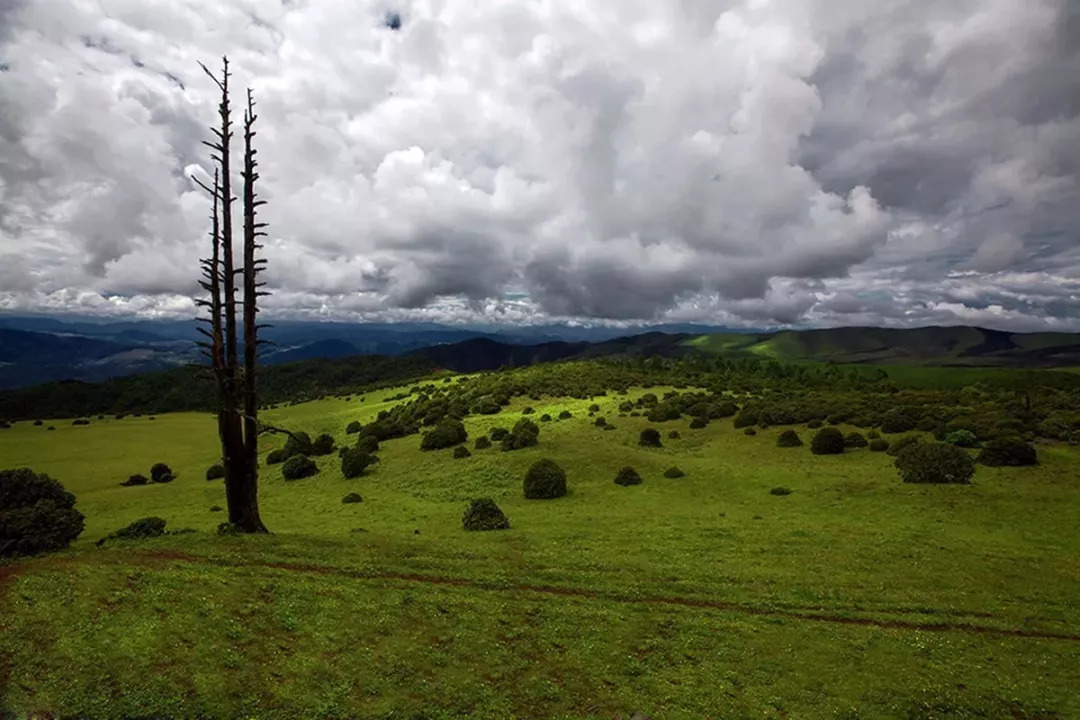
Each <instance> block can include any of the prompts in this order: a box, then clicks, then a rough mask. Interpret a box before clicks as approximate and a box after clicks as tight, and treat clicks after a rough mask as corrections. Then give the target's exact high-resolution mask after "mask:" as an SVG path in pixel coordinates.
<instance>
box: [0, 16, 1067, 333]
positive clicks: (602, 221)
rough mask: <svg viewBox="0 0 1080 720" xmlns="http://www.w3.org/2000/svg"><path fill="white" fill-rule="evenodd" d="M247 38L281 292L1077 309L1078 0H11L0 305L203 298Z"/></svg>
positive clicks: (4, 38)
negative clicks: (219, 84)
mask: <svg viewBox="0 0 1080 720" xmlns="http://www.w3.org/2000/svg"><path fill="white" fill-rule="evenodd" d="M225 53H228V54H229V56H230V59H231V61H232V63H233V67H234V71H235V73H236V75H235V81H236V83H237V85H238V86H244V85H247V86H250V87H252V89H253V90H254V92H255V95H256V98H257V100H258V102H259V111H260V122H261V124H262V127H261V130H260V135H259V142H260V145H259V149H260V158H261V160H262V168H261V169H262V180H263V183H262V184H263V188H262V191H263V195H264V198H265V199H267V200H268V201H269V204H268V205H267V206H266V208H265V213H264V215H265V218H264V219H266V220H267V221H268V222H269V223H270V228H269V229H270V230H271V237H270V238H269V239H268V242H267V248H266V255H267V257H268V259H269V273H268V279H269V280H270V283H271V289H273V290H274V291H275V294H274V295H272V296H271V297H270V298H268V299H267V302H266V310H267V311H268V312H269V313H271V314H280V315H288V316H293V317H303V316H311V317H338V318H365V319H376V318H379V319H385V320H395V319H419V318H424V319H431V320H439V321H444V322H445V321H451V322H452V321H458V320H469V321H485V320H486V321H492V322H514V323H523V322H546V321H547V320H550V319H567V318H588V319H594V320H600V321H612V322H627V321H635V320H671V321H680V322H684V321H706V322H710V323H716V324H730V325H748V326H762V325H840V324H848V325H854V324H875V325H877V324H883V325H898V326H900V325H923V324H949V323H973V324H983V325H990V326H993V327H1003V328H1010V329H1038V328H1055V329H1076V330H1080V280H1078V278H1080V247H1078V245H1080V243H1078V240H1080V9H1078V6H1077V5H1076V4H1075V3H1072V2H1070V1H1069V0H1030V1H1029V2H1024V3H1018V2H1016V1H1015V0H882V1H881V2H875V3H867V2H863V0H731V1H729V2H723V3H717V2H712V1H708V2H706V1H705V0H669V1H666V2H645V1H644V0H627V1H625V2H618V3H608V2H599V1H597V0H592V1H590V2H584V1H582V0H569V1H567V2H559V3H554V2H547V1H540V2H527V3H526V2H518V3H471V2H463V1H458V0H417V1H415V2H412V3H403V4H394V3H390V2H387V1H386V0H380V1H379V2H372V1H369V0H359V1H354V2H344V0H321V1H319V2H316V1H314V0H307V1H305V0H291V1H290V2H281V0H243V1H242V2H235V3H220V2H211V1H210V0H184V2H165V1H164V0H78V1H76V0H19V1H18V2H13V1H11V0H8V1H7V2H4V1H3V0H0V309H7V310H67V311H78V312H88V313H91V312H92V313H110V314H138V315H168V316H184V315H191V314H193V312H194V305H193V303H192V297H193V296H194V294H195V293H196V292H197V285H196V283H195V280H196V276H197V271H198V265H197V259H198V257H199V256H200V255H201V254H203V253H205V251H206V244H207V239H206V231H207V224H208V221H207V213H208V210H209V207H208V203H207V201H206V198H205V197H204V196H203V194H202V192H201V191H199V190H198V188H197V187H196V186H195V185H194V183H193V182H192V181H191V179H190V177H191V175H193V174H194V175H200V174H202V173H205V171H206V167H207V164H206V163H207V157H206V153H205V148H203V147H202V146H201V145H200V142H201V141H202V140H203V139H206V138H207V137H208V131H207V130H206V126H207V125H208V124H210V123H211V122H212V121H213V116H214V110H215V106H216V98H215V96H214V90H215V88H214V87H213V85H212V83H210V81H209V80H208V79H207V78H206V77H205V76H204V75H203V74H202V72H201V70H200V69H199V66H198V61H203V62H206V63H207V64H210V65H213V64H214V63H216V62H217V58H219V57H220V56H221V55H222V54H225Z"/></svg>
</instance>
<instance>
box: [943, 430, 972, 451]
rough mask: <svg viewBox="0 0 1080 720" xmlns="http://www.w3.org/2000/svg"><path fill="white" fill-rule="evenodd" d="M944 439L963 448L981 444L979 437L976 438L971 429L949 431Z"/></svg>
mask: <svg viewBox="0 0 1080 720" xmlns="http://www.w3.org/2000/svg"><path fill="white" fill-rule="evenodd" d="M942 440H944V441H945V442H946V443H948V444H949V445H955V446H956V447H963V448H970V447H975V446H976V445H978V444H979V439H978V438H976V437H975V433H973V432H971V431H970V430H953V431H952V432H947V433H945V435H944V437H943V438H942Z"/></svg>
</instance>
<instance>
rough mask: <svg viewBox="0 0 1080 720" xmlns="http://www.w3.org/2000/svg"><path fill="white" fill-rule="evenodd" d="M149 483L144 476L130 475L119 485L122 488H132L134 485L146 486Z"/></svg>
mask: <svg viewBox="0 0 1080 720" xmlns="http://www.w3.org/2000/svg"><path fill="white" fill-rule="evenodd" d="M149 482H150V481H149V480H148V479H147V478H146V476H145V475H138V474H135V475H132V476H130V477H128V479H127V480H125V481H124V482H122V483H120V484H121V485H122V486H123V487H134V486H135V485H146V484H148V483H149Z"/></svg>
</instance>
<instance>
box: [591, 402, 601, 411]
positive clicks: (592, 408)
mask: <svg viewBox="0 0 1080 720" xmlns="http://www.w3.org/2000/svg"><path fill="white" fill-rule="evenodd" d="M589 412H600V406H599V405H597V404H596V403H593V404H592V405H590V406H589Z"/></svg>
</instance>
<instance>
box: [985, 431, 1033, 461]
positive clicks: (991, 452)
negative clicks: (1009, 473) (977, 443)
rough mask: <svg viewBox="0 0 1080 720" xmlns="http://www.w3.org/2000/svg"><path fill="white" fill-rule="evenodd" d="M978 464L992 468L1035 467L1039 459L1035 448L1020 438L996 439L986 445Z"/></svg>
mask: <svg viewBox="0 0 1080 720" xmlns="http://www.w3.org/2000/svg"><path fill="white" fill-rule="evenodd" d="M977 460H978V462H979V463H981V464H983V465H987V466H991V467H1023V466H1025V465H1035V464H1037V463H1038V461H1039V458H1038V456H1037V454H1036V453H1035V448H1033V447H1032V446H1031V445H1028V444H1027V443H1026V442H1024V441H1023V440H1022V439H1020V438H1018V437H1001V438H994V439H993V440H991V441H990V442H988V443H986V447H984V448H983V449H982V450H981V451H980V452H979V456H978V458H977Z"/></svg>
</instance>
